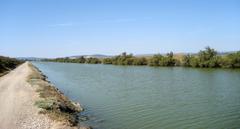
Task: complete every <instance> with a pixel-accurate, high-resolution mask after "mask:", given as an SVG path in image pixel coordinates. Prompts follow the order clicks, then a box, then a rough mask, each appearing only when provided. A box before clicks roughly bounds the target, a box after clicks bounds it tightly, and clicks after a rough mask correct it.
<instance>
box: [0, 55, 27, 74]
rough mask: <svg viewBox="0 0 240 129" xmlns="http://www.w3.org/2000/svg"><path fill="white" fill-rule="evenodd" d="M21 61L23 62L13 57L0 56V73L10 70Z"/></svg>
mask: <svg viewBox="0 0 240 129" xmlns="http://www.w3.org/2000/svg"><path fill="white" fill-rule="evenodd" d="M21 63H23V61H19V60H17V59H14V58H9V57H3V56H0V73H4V72H6V71H9V70H12V69H14V68H16V67H17V66H18V65H19V64H21Z"/></svg>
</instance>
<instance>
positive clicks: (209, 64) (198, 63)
mask: <svg viewBox="0 0 240 129" xmlns="http://www.w3.org/2000/svg"><path fill="white" fill-rule="evenodd" d="M47 61H56V62H72V63H89V64H99V63H102V64H113V65H149V66H184V67H200V68H218V67H221V68H240V51H239V52H236V53H231V54H228V55H226V56H220V55H218V53H217V51H216V50H214V49H212V48H210V47H206V48H205V49H204V50H200V51H199V52H198V54H195V55H191V54H187V55H184V56H182V58H176V57H175V58H174V54H173V52H170V53H167V54H166V55H161V54H155V55H153V56H152V57H149V58H145V57H136V56H133V55H132V54H127V53H126V52H123V53H122V54H120V55H118V56H115V57H112V58H104V59H98V58H86V59H85V58H84V57H80V58H77V59H70V58H57V59H52V60H47ZM0 67H1V66H0Z"/></svg>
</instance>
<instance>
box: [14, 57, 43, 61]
mask: <svg viewBox="0 0 240 129" xmlns="http://www.w3.org/2000/svg"><path fill="white" fill-rule="evenodd" d="M16 59H18V60H23V61H41V60H44V59H46V58H38V57H17V58H16Z"/></svg>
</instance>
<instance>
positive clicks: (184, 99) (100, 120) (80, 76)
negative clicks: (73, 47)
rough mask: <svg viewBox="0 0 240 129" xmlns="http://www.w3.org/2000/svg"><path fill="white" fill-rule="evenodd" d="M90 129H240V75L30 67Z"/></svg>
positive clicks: (230, 72) (184, 70) (56, 65)
mask: <svg viewBox="0 0 240 129" xmlns="http://www.w3.org/2000/svg"><path fill="white" fill-rule="evenodd" d="M34 65H36V66H37V67H38V68H39V69H40V70H41V71H43V73H44V74H45V75H47V76H48V77H49V78H48V79H49V80H50V81H51V82H52V83H54V84H55V85H56V87H58V88H59V89H60V90H61V91H63V92H64V93H65V94H66V95H67V96H69V97H70V98H71V99H73V100H75V101H78V102H80V103H81V104H82V105H83V106H84V108H85V109H86V110H85V111H84V112H83V115H86V116H88V117H89V118H90V120H88V121H87V122H86V123H87V124H90V125H92V126H93V127H94V129H203V128H204V129H236V128H240V71H239V70H229V69H192V68H180V67H175V68H170V67H158V68H153V67H147V66H143V67H141V66H140V67H137V66H113V65H90V64H71V63H68V64H66V63H46V62H45V63H43V62H34Z"/></svg>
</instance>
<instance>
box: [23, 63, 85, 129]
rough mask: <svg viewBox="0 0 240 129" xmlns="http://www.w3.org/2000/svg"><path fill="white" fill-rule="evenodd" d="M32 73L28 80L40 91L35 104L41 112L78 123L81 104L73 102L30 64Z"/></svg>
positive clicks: (55, 118) (67, 122) (65, 121)
mask: <svg viewBox="0 0 240 129" xmlns="http://www.w3.org/2000/svg"><path fill="white" fill-rule="evenodd" d="M29 65H30V68H31V69H32V73H31V75H30V76H29V78H28V82H29V83H30V84H31V85H32V86H33V87H34V88H35V89H36V91H37V92H38V93H39V98H40V99H39V100H38V101H36V102H35V105H36V106H38V107H39V108H41V109H42V110H41V111H40V113H42V114H47V115H48V116H49V117H50V118H51V119H53V120H57V121H60V122H64V123H66V124H68V125H70V126H75V125H77V124H78V122H79V120H78V118H79V116H78V114H79V112H81V111H82V110H83V109H82V108H81V106H80V104H78V103H74V102H72V101H71V100H70V99H69V98H67V97H66V96H64V95H63V93H62V92H60V91H59V90H58V89H57V88H55V87H54V86H53V85H52V84H51V83H50V82H48V81H47V80H46V76H44V75H43V74H42V73H41V72H40V71H39V70H38V69H37V68H36V67H34V66H33V65H32V64H29Z"/></svg>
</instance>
